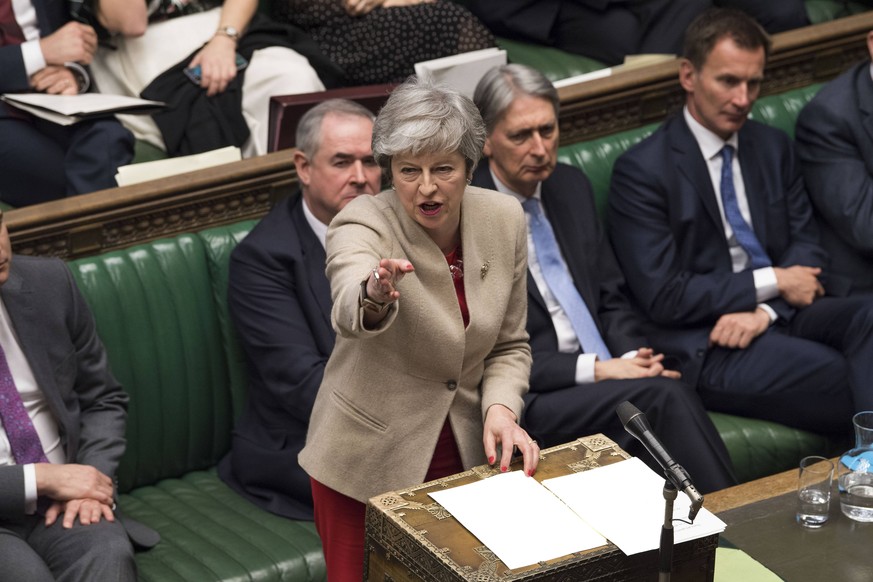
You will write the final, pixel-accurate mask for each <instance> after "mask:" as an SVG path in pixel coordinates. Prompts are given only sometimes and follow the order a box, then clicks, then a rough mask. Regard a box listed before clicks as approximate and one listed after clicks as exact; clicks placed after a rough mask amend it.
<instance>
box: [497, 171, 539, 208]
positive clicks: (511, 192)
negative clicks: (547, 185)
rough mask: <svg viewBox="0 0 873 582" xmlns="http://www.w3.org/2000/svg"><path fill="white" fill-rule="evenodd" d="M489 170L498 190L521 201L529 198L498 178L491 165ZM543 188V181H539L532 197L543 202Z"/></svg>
mask: <svg viewBox="0 0 873 582" xmlns="http://www.w3.org/2000/svg"><path fill="white" fill-rule="evenodd" d="M488 171H489V172H491V179H492V180H494V186H495V188H496V189H497V191H498V192H503V193H504V194H509V195H510V196H514V197H515V199H516V200H518V201H519V202H521V203H522V204H524V201H525V200H527V199H528V197H527V196H523V195H521V194H519V193H518V192H516V191H515V190H513V189H512V188H510V187H509V186H507V185H506V184H504V183H503V182H501V181H500V178H498V177H497V176H496V175H495V174H494V172H493V171H492V170H491V168H490V167H489V168H488ZM542 189H543V183H542V182H538V183H537V187H536V190H534V193H533V196H532V198H536V199H537V200H540V202H542V200H541V199H542Z"/></svg>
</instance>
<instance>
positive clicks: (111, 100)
mask: <svg viewBox="0 0 873 582" xmlns="http://www.w3.org/2000/svg"><path fill="white" fill-rule="evenodd" d="M0 99H3V101H5V102H6V103H8V104H9V105H11V106H13V107H16V108H18V109H21V110H23V111H27V112H28V113H30V114H32V115H35V116H37V117H41V118H42V119H46V120H48V121H51V122H53V123H57V124H58V125H72V124H74V123H77V122H79V121H83V120H85V119H94V118H96V117H107V116H109V115H114V114H116V113H128V114H131V113H134V114H147V113H154V112H155V111H158V110H159V109H161V108H162V107H165V104H164V103H162V102H160V101H148V100H146V99H139V98H136V97H126V96H124V95H104V94H102V93H82V94H80V95H48V94H46V93H6V94H4V95H0Z"/></svg>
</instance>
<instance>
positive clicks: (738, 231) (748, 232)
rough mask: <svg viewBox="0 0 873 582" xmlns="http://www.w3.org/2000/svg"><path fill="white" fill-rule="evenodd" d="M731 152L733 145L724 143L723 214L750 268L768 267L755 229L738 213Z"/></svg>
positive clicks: (768, 258) (768, 264) (770, 263)
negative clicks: (750, 264) (747, 259)
mask: <svg viewBox="0 0 873 582" xmlns="http://www.w3.org/2000/svg"><path fill="white" fill-rule="evenodd" d="M733 154H734V148H733V146H729V145H726V146H724V148H722V150H721V157H722V159H723V160H724V162H723V164H722V166H721V201H722V205H723V206H724V215H725V218H727V221H728V224H730V225H731V228H732V229H733V231H734V236H735V237H737V242H738V243H740V246H741V247H743V250H745V251H746V254H748V255H749V259H750V260H751V262H752V269H760V268H762V267H769V266H771V265H772V264H773V263H772V262H771V261H770V257H769V256H767V252H766V251H765V250H764V248H763V247H762V246H761V243H760V241H758V237H757V236H755V231H753V230H752V227H751V226H749V223H748V222H746V220H745V219H744V218H743V215H742V213H740V205H739V204H738V203H737V191H736V190H735V189H734V173H733V165H732V163H733Z"/></svg>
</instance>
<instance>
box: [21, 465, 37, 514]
mask: <svg viewBox="0 0 873 582" xmlns="http://www.w3.org/2000/svg"><path fill="white" fill-rule="evenodd" d="M21 468H22V469H23V470H24V513H26V514H27V515H33V514H34V513H36V499H37V491H36V466H35V465H34V464H33V463H30V464H28V465H22V467H21Z"/></svg>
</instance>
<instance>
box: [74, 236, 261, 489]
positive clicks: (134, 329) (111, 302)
mask: <svg viewBox="0 0 873 582" xmlns="http://www.w3.org/2000/svg"><path fill="white" fill-rule="evenodd" d="M234 226H235V227H236V226H237V225H234ZM248 227H250V224H249V225H248ZM245 228H246V225H245V224H243V225H240V226H239V230H238V231H237V232H235V233H234V235H232V236H228V237H227V238H226V239H225V243H226V245H227V247H224V248H223V247H222V245H221V244H220V243H219V242H218V239H219V237H217V236H211V235H203V237H202V238H201V236H198V235H196V234H184V235H180V236H178V237H175V238H172V239H163V240H160V241H155V242H153V243H149V244H145V245H139V246H136V247H132V248H130V249H126V250H122V251H114V252H110V253H105V254H102V255H98V256H95V257H88V258H84V259H79V260H76V261H73V262H71V263H70V264H69V266H70V269H71V270H72V272H73V276H74V277H75V279H76V281H77V282H78V284H79V287H80V289H81V290H82V292H83V294H84V295H85V298H86V300H87V301H88V303H89V304H90V306H91V309H92V310H93V312H94V317H95V320H96V322H97V331H98V333H99V334H100V337H101V338H102V340H103V343H104V344H105V345H106V350H107V353H108V355H109V362H110V365H111V367H112V370H113V372H114V373H115V375H116V377H117V378H118V380H119V381H120V382H121V384H122V385H123V386H124V388H125V390H126V391H127V392H128V393H129V394H130V400H131V402H130V410H129V414H128V423H127V451H126V453H125V455H124V457H123V459H122V463H121V467H120V469H119V475H118V477H119V490H120V491H121V492H126V491H129V490H130V489H132V488H134V487H138V486H141V485H149V484H153V483H155V482H157V481H159V480H161V479H165V478H169V477H179V476H181V475H184V474H185V473H188V472H189V471H192V470H197V469H206V468H209V467H212V466H214V465H215V464H216V462H217V461H218V460H219V459H220V458H221V456H222V455H223V454H224V453H225V452H226V451H227V449H228V446H229V443H230V433H231V429H232V427H233V420H234V418H235V412H236V410H237V407H238V402H237V401H238V400H239V394H235V392H240V393H241V391H242V390H244V387H241V386H237V387H236V390H235V389H234V386H233V383H234V380H233V378H232V377H237V378H238V375H239V372H238V371H234V373H231V367H230V366H229V364H228V362H229V358H228V357H227V356H226V349H227V346H226V344H227V342H228V341H230V338H231V337H232V336H231V334H230V332H229V331H228V329H227V327H228V325H229V324H228V322H227V316H226V309H224V308H222V310H221V311H222V313H221V314H219V311H220V310H219V309H217V307H216V306H217V305H218V302H217V301H218V299H217V297H218V296H221V297H223V293H224V291H223V290H222V291H217V289H220V288H221V287H223V286H224V285H225V284H226V283H225V282H226V271H227V268H226V262H227V260H226V259H227V256H228V255H229V252H230V248H229V247H230V246H232V245H235V244H236V242H237V240H238V239H239V238H240V233H241V232H242V231H243V230H244V229H245ZM204 240H207V241H209V243H210V246H209V248H207V246H206V245H205V244H204ZM214 274H218V275H217V276H218V277H223V279H222V283H217V282H216V281H217V278H216V279H214V278H213V275H214ZM221 305H222V306H223V305H224V304H223V301H222V303H221Z"/></svg>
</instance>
